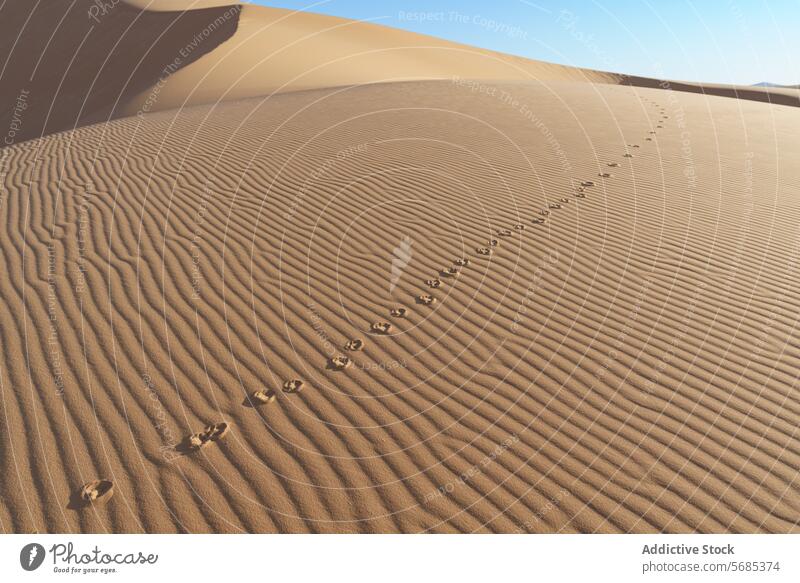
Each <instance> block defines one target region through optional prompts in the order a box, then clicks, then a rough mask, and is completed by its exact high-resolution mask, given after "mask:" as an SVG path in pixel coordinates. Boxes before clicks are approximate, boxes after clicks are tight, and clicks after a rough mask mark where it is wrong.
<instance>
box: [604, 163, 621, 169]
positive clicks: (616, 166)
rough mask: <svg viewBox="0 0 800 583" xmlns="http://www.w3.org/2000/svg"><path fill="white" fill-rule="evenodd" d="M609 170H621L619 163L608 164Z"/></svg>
mask: <svg viewBox="0 0 800 583" xmlns="http://www.w3.org/2000/svg"><path fill="white" fill-rule="evenodd" d="M606 166H608V167H609V168H619V162H609V163H608V164H606Z"/></svg>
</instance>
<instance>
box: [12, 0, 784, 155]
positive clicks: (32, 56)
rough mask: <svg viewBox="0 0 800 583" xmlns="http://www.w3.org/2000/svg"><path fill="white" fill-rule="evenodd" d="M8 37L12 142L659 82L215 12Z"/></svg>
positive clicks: (69, 18) (315, 19)
mask: <svg viewBox="0 0 800 583" xmlns="http://www.w3.org/2000/svg"><path fill="white" fill-rule="evenodd" d="M145 8H146V9H147V10H143V9H145ZM185 8H191V9H190V10H186V9H185ZM0 39H2V40H0V54H2V55H5V59H4V63H3V66H2V69H0V80H1V81H2V83H0V103H2V104H3V108H2V109H0V124H2V127H14V132H13V133H14V135H13V136H11V138H12V140H11V141H12V142H14V143H18V142H20V141H24V140H27V139H32V138H36V137H40V136H44V135H48V134H51V133H54V132H58V131H63V130H67V129H71V128H75V127H80V126H84V125H86V124H90V123H97V122H101V121H105V120H109V119H115V118H119V117H125V116H129V115H136V114H142V113H152V112H156V111H163V110H167V109H173V108H179V107H184V106H187V105H198V104H214V103H219V102H221V101H231V100H237V99H243V98H248V97H259V96H268V95H272V94H275V93H284V92H290V91H297V90H307V89H314V88H325V87H333V86H344V85H359V84H365V83H383V82H396V81H406V80H432V79H452V78H455V77H459V78H465V79H467V78H468V79H483V80H488V81H515V80H516V81H539V82H549V81H567V80H569V81H586V82H591V83H609V84H619V83H623V84H631V85H636V86H642V87H659V86H661V85H663V84H664V82H663V81H660V80H656V79H648V78H645V77H633V76H627V75H624V74H620V73H610V72H602V71H593V70H590V69H580V68H576V67H568V66H563V65H555V64H551V63H545V62H541V61H535V60H532V59H525V58H522V57H516V56H512V55H507V54H503V53H498V52H494V51H489V50H485V49H480V48H475V47H470V46H466V45H460V44H458V43H453V42H449V41H445V40H441V39H437V38H433V37H430V36H425V35H420V34H415V33H411V32H408V31H403V30H398V29H393V28H388V27H385V26H381V25H380V24H378V23H373V22H356V21H352V20H347V19H343V18H336V17H332V16H324V15H318V14H310V13H297V12H293V11H289V10H282V9H277V8H265V7H261V6H249V5H244V6H243V5H235V4H227V5H226V4H223V3H222V2H219V1H216V0H202V1H193V0H170V1H166V2H165V1H164V0H158V1H157V2H153V1H152V0H136V1H132V0H127V1H119V2H116V3H112V2H107V3H102V2H101V3H98V2H95V1H94V0H74V1H73V0H52V1H51V2H48V4H47V7H45V6H44V5H42V4H41V3H38V2H31V1H30V0H6V1H5V2H4V3H3V4H2V5H0ZM671 87H672V89H674V90H678V91H690V92H705V93H708V94H712V95H724V96H736V97H739V98H743V99H754V100H757V101H770V102H772V103H779V104H783V105H793V106H797V105H798V104H800V101H798V92H797V91H796V90H793V89H786V88H761V87H736V86H724V87H723V86H715V85H707V86H702V87H701V86H699V85H698V84H696V83H694V84H693V83H685V82H671ZM22 114H24V115H22ZM6 145H8V144H6Z"/></svg>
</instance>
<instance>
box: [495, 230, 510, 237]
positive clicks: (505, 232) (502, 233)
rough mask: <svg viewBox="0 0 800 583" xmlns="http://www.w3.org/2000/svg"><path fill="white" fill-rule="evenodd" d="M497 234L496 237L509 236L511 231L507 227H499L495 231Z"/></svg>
mask: <svg viewBox="0 0 800 583" xmlns="http://www.w3.org/2000/svg"><path fill="white" fill-rule="evenodd" d="M497 236H498V237H510V236H511V231H509V230H508V229H500V230H499V231H497Z"/></svg>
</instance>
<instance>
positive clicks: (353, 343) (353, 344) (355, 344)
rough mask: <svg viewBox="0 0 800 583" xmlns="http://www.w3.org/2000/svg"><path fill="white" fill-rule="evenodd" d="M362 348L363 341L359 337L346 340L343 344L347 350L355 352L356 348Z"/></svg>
mask: <svg viewBox="0 0 800 583" xmlns="http://www.w3.org/2000/svg"><path fill="white" fill-rule="evenodd" d="M362 348H364V341H363V340H361V338H353V339H352V340H348V341H347V342H346V343H345V345H344V349H345V350H349V351H350V352H355V351H357V350H361V349H362Z"/></svg>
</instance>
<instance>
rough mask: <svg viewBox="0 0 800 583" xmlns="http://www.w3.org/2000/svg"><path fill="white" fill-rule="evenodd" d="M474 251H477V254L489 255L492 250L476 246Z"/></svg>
mask: <svg viewBox="0 0 800 583" xmlns="http://www.w3.org/2000/svg"><path fill="white" fill-rule="evenodd" d="M475 253H477V254H478V255H491V254H492V250H491V249H489V248H488V247H478V248H476V249H475Z"/></svg>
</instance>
